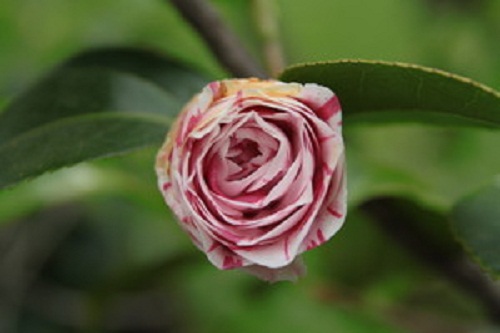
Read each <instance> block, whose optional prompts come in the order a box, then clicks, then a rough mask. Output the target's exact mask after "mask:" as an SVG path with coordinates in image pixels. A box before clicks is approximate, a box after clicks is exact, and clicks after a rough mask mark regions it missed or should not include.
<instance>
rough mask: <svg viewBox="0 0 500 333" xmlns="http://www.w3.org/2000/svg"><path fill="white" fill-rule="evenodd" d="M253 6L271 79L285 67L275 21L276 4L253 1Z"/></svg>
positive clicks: (268, 0)
mask: <svg viewBox="0 0 500 333" xmlns="http://www.w3.org/2000/svg"><path fill="white" fill-rule="evenodd" d="M253 4H254V11H255V15H254V16H255V21H256V24H257V28H258V29H259V32H260V36H261V39H262V47H263V49H264V58H265V60H266V65H267V69H268V70H269V72H270V73H271V75H272V76H273V77H276V76H278V74H280V73H281V72H282V71H283V68H284V67H285V56H284V52H283V47H282V45H281V38H280V36H279V27H278V22H277V21H276V16H277V9H276V3H275V2H274V1H273V0H254V1H253Z"/></svg>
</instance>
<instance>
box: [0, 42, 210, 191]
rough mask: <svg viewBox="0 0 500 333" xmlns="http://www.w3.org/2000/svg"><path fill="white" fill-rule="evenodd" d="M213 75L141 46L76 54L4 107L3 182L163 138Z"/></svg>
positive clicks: (0, 130) (0, 135) (0, 131)
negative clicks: (188, 100)
mask: <svg viewBox="0 0 500 333" xmlns="http://www.w3.org/2000/svg"><path fill="white" fill-rule="evenodd" d="M206 81H207V80H206V79H205V78H204V77H203V76H201V75H199V74H197V73H196V72H194V71H192V70H189V69H187V68H186V67H184V66H183V65H181V64H178V63H176V62H175V61H172V60H169V59H164V58H161V57H160V56H158V55H156V54H153V53H150V52H145V51H139V50H133V49H102V50H95V51H90V52H85V53H83V54H81V55H78V56H76V57H74V58H72V59H70V60H69V61H68V62H66V63H65V64H63V65H61V66H60V67H59V68H57V69H55V70H54V71H53V72H52V73H49V75H48V76H47V77H46V78H44V79H43V80H41V81H40V82H39V83H38V84H36V85H35V86H34V87H32V88H31V89H29V90H28V91H27V92H25V93H23V94H21V95H20V96H18V97H17V98H16V99H14V100H13V101H12V103H10V104H9V105H8V106H7V107H6V108H5V110H4V111H3V112H2V113H0V163H1V165H2V172H1V174H0V188H2V187H5V186H9V185H13V184H15V183H16V182H18V181H20V180H23V179H26V178H30V177H33V176H36V175H40V174H42V173H44V172H46V171H49V170H54V169H57V168H60V167H64V166H68V165H71V164H74V163H78V162H81V161H85V160H88V159H94V158H97V157H103V156H110V155H116V154H119V153H124V152H127V151H129V150H131V149H135V148H139V147H143V146H146V145H151V144H159V143H160V142H161V140H162V139H163V137H164V136H165V133H166V131H167V129H168V124H169V123H170V122H171V120H172V119H173V118H174V117H175V116H176V114H177V113H178V112H179V110H180V109H181V108H182V107H183V105H184V103H185V102H186V101H187V99H188V98H189V97H191V96H192V95H193V94H194V93H196V92H198V91H199V89H201V87H202V86H203V85H204V84H205V83H206Z"/></svg>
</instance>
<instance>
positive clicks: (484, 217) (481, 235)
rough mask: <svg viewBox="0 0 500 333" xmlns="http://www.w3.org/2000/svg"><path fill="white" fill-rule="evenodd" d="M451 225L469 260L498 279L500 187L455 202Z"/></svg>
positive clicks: (490, 188) (499, 268)
mask: <svg viewBox="0 0 500 333" xmlns="http://www.w3.org/2000/svg"><path fill="white" fill-rule="evenodd" d="M452 225H453V228H454V230H455V232H456V234H457V236H458V238H459V240H460V242H461V243H462V245H463V246H464V247H465V248H466V249H467V250H468V251H469V252H470V253H471V254H472V256H473V257H474V258H475V259H476V260H477V261H478V262H479V263H480V264H481V265H482V266H483V267H484V268H485V269H486V270H488V271H489V272H490V273H492V274H493V275H496V276H500V184H499V185H497V186H492V187H489V188H486V189H484V190H482V191H480V192H478V193H476V194H474V195H472V196H470V197H468V198H465V199H464V200H462V201H461V202H459V203H458V204H457V205H456V206H455V208H454V209H453V212H452Z"/></svg>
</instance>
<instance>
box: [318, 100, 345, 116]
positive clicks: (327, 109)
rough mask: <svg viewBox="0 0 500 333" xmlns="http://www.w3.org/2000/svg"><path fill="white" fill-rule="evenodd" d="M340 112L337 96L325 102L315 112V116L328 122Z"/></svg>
mask: <svg viewBox="0 0 500 333" xmlns="http://www.w3.org/2000/svg"><path fill="white" fill-rule="evenodd" d="M339 112H340V103H339V99H338V98H337V96H333V97H332V98H330V99H329V100H328V102H326V103H325V104H324V105H323V106H321V107H320V108H318V109H317V110H316V114H317V115H318V116H319V117H320V118H321V119H323V120H324V121H328V120H329V119H330V118H331V117H333V116H334V115H336V114H337V113H339Z"/></svg>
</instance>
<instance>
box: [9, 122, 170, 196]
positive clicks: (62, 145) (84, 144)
mask: <svg viewBox="0 0 500 333" xmlns="http://www.w3.org/2000/svg"><path fill="white" fill-rule="evenodd" d="M167 130H168V123H167V122H165V120H164V119H163V118H159V117H157V118H155V117H152V116H146V115H133V114H130V115H125V114H117V113H114V114H113V113H107V114H106V113H103V114H90V115H83V116H79V117H71V118H65V119H61V120H59V121H54V122H51V123H50V124H48V125H45V126H40V127H38V128H36V129H34V130H32V131H29V132H27V133H25V134H23V135H20V136H18V137H16V138H15V139H13V140H9V141H8V142H7V143H5V144H3V145H1V146H0V165H2V172H1V174H0V188H2V187H6V186H8V185H11V184H14V183H16V182H19V181H21V180H23V179H26V178H29V177H32V176H35V175H39V174H42V173H44V172H46V171H50V170H55V169H58V168H61V167H64V166H68V165H72V164H75V163H78V162H81V161H86V160H90V159H95V158H97V157H105V156H112V155H116V154H120V153H124V152H127V151H130V150H133V149H136V148H140V147H144V146H148V145H152V144H160V143H161V142H162V140H163V139H164V136H165V133H166V131H167Z"/></svg>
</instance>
